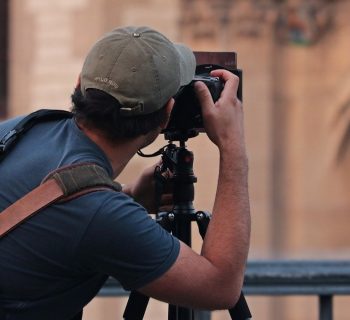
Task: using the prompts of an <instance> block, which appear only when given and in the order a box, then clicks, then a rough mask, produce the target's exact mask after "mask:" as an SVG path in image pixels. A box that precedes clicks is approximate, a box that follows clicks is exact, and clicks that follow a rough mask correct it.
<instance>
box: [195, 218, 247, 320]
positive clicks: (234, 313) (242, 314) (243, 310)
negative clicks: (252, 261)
mask: <svg viewBox="0 0 350 320" xmlns="http://www.w3.org/2000/svg"><path fill="white" fill-rule="evenodd" d="M196 215H197V224H198V229H199V233H200V235H201V237H202V239H204V237H205V233H206V231H207V228H208V225H209V222H210V216H211V215H210V213H209V212H206V211H198V212H196ZM228 312H229V314H230V316H231V319H232V320H233V319H234V320H247V319H251V317H252V315H251V313H250V310H249V307H248V304H247V301H246V300H245V298H244V295H243V293H242V292H241V295H240V297H239V299H238V301H237V303H236V305H235V306H234V307H233V308H231V309H230V310H228Z"/></svg>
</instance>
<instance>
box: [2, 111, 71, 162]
mask: <svg viewBox="0 0 350 320" xmlns="http://www.w3.org/2000/svg"><path fill="white" fill-rule="evenodd" d="M72 116H73V114H72V113H71V112H68V111H64V110H50V109H41V110H38V111H35V112H33V113H30V114H29V115H27V116H25V117H24V118H22V119H21V120H20V121H19V122H18V123H17V124H16V125H15V126H14V127H13V128H12V129H11V130H10V131H8V132H6V133H5V134H4V135H3V136H2V137H0V161H1V160H2V159H3V158H4V157H5V155H6V154H7V152H8V151H9V149H10V148H11V147H13V146H14V145H15V144H16V142H17V141H18V140H19V138H20V137H21V136H22V135H23V134H24V133H25V132H27V131H28V130H29V129H30V128H32V127H33V126H34V125H35V124H36V123H39V122H44V121H53V120H60V119H65V118H71V117H72Z"/></svg>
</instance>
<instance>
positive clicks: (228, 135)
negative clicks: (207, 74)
mask: <svg viewBox="0 0 350 320" xmlns="http://www.w3.org/2000/svg"><path fill="white" fill-rule="evenodd" d="M211 76H214V77H219V78H221V80H223V81H224V82H225V86H224V89H223V91H222V92H221V96H220V98H219V99H218V100H217V101H216V102H215V103H214V102H213V99H212V97H211V94H210V92H209V90H208V88H207V86H206V85H205V84H204V83H202V82H201V81H198V82H196V83H195V89H196V93H197V96H198V99H199V101H200V104H201V107H202V115H203V122H204V128H205V130H206V133H207V135H208V137H209V139H210V140H211V141H212V142H213V143H214V144H216V145H217V146H218V148H219V150H220V151H222V150H223V149H227V148H230V149H231V150H234V151H235V153H236V154H237V155H238V154H243V155H245V145H244V130H243V108H242V103H241V101H239V99H238V98H237V89H238V84H239V78H238V77H237V76H236V75H234V74H233V73H231V72H229V71H227V70H214V71H212V72H211Z"/></svg>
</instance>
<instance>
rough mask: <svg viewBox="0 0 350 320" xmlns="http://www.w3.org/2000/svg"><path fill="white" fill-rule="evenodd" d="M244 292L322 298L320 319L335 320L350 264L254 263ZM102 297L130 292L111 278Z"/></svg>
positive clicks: (349, 282) (347, 288)
mask: <svg viewBox="0 0 350 320" xmlns="http://www.w3.org/2000/svg"><path fill="white" fill-rule="evenodd" d="M243 291H244V293H245V295H258V296H277V295H278V296H283V295H297V296H300V295H312V296H318V297H319V320H332V319H333V296H335V295H350V261H340V260H329V261H320V260H318V261H316V260H312V261H310V260H302V261H301V260H300V261H289V260H288V261H250V262H248V266H247V270H246V275H245V281H244V287H243ZM99 295H100V296H125V295H128V292H126V291H124V290H123V289H122V288H121V287H120V285H119V283H118V282H117V281H115V280H113V279H109V280H108V281H107V283H106V284H105V286H104V287H103V288H102V289H101V291H100V293H99ZM253 318H254V315H253ZM209 319H210V313H209V312H200V313H199V314H198V320H209Z"/></svg>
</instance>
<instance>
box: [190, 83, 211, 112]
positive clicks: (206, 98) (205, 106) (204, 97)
mask: <svg viewBox="0 0 350 320" xmlns="http://www.w3.org/2000/svg"><path fill="white" fill-rule="evenodd" d="M194 89H195V92H196V94H197V98H198V100H199V103H200V105H201V108H202V112H203V113H204V112H206V111H208V110H210V108H212V107H213V105H214V102H213V99H212V97H211V94H210V91H209V89H208V87H207V86H206V85H205V84H204V83H203V82H202V81H196V82H195V84H194Z"/></svg>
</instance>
